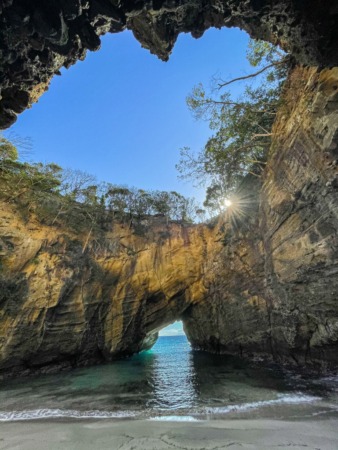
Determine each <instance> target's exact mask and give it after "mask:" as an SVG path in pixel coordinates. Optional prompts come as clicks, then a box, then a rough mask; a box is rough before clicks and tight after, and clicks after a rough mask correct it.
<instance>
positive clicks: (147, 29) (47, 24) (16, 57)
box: [0, 0, 338, 129]
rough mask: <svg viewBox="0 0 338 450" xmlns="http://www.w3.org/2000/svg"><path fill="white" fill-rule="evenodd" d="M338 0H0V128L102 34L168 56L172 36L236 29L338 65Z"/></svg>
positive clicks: (313, 60)
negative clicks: (130, 37)
mask: <svg viewBox="0 0 338 450" xmlns="http://www.w3.org/2000/svg"><path fill="white" fill-rule="evenodd" d="M337 25H338V4H337V1H336V0H325V1H323V0H242V1H240V0H223V1H221V0H152V1H151V0H135V1H132V0H2V2H1V3H0V58H1V59H0V96H1V97H0V128H2V129H4V128H7V127H9V126H10V125H12V124H13V123H14V122H15V120H16V114H18V113H21V112H22V111H24V110H25V109H26V108H27V107H29V106H30V105H31V104H32V103H33V102H34V101H36V100H37V99H38V98H39V96H40V95H41V94H42V93H43V92H44V91H45V90H46V89H47V87H48V84H49V81H50V79H51V78H52V77H53V75H55V74H58V73H59V70H60V68H61V67H63V66H65V67H69V66H71V65H72V64H74V63H75V62H76V61H77V60H79V59H80V60H81V59H84V58H85V55H86V51H87V50H98V49H99V47H100V36H101V35H103V34H105V33H108V32H109V33H118V32H121V31H123V30H125V29H130V30H132V31H133V33H134V35H135V37H136V38H137V39H138V40H139V42H140V43H141V45H142V46H143V47H145V48H147V49H149V50H150V52H151V53H154V54H156V55H157V56H158V57H159V58H161V59H163V60H167V59H168V57H169V54H170V52H171V50H172V48H173V46H174V44H175V41H176V39H177V36H178V35H179V33H182V32H190V33H191V34H192V35H193V36H194V37H196V38H197V37H200V36H202V35H203V33H204V31H205V30H207V29H208V28H210V27H217V28H221V27H223V26H227V27H240V28H242V29H244V30H246V31H247V32H248V33H249V34H250V35H251V36H252V37H255V38H261V39H265V40H268V41H270V42H273V43H276V44H279V45H280V46H281V47H282V48H284V49H285V50H287V51H289V52H290V53H292V54H293V55H294V57H295V59H296V60H297V61H298V62H299V63H302V64H307V65H319V66H325V67H329V66H338V52H337V48H338V26H337Z"/></svg>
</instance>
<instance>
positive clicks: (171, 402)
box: [0, 336, 338, 421]
mask: <svg viewBox="0 0 338 450" xmlns="http://www.w3.org/2000/svg"><path fill="white" fill-rule="evenodd" d="M337 410H338V379H336V378H327V379H318V380H304V379H303V378H301V377H299V376H294V375H292V374H285V373H282V372H280V371H278V370H276V369H272V368H268V367H262V366H259V365H253V364H249V363H245V362H244V361H242V360H240V359H238V358H234V357H230V356H224V355H223V356H217V355H211V354H207V353H204V352H196V351H192V350H191V348H190V345H189V343H188V341H187V339H186V337H185V336H170V337H160V338H159V339H158V341H157V343H156V345H155V346H154V347H153V348H152V349H151V350H149V351H145V352H141V353H140V354H138V355H135V356H133V357H130V358H128V359H123V360H120V361H115V362H113V363H111V364H106V365H101V366H95V367H90V368H83V369H76V370H73V371H71V372H64V373H60V374H57V375H41V376H38V377H35V378H23V379H19V380H13V381H8V380H6V381H3V382H2V383H1V385H0V421H13V420H33V419H56V418H76V419H93V418H95V419H107V418H113V419H123V418H135V419H150V420H206V419H210V420H211V419H219V418H237V417H241V418H248V417H250V418H252V417H269V418H283V419H292V418H299V417H300V416H301V417H303V418H304V417H313V416H317V417H319V418H320V417H324V416H327V415H328V414H329V415H337Z"/></svg>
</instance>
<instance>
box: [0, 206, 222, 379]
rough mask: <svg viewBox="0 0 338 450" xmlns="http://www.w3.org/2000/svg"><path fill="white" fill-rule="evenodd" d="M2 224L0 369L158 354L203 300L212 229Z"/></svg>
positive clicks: (7, 210) (5, 214)
mask: <svg viewBox="0 0 338 450" xmlns="http://www.w3.org/2000/svg"><path fill="white" fill-rule="evenodd" d="M2 206H4V208H3V209H2V210H1V218H0V236H1V253H0V258H1V271H0V373H2V374H5V375H6V374H7V375H8V374H10V373H11V374H24V373H30V372H32V371H33V372H34V371H37V370H39V369H40V368H41V370H42V371H46V370H52V369H53V370H55V369H60V368H62V367H75V366H77V365H83V364H89V363H95V362H101V361H107V360H110V359H112V358H116V357H121V356H124V355H130V354H132V353H134V352H137V351H140V350H142V349H144V348H149V347H150V346H151V345H152V344H154V342H155V341H156V338H157V331H158V330H159V329H160V328H162V327H163V326H165V325H167V324H169V323H171V322H173V321H174V320H176V319H178V318H180V317H181V315H182V313H183V311H184V310H185V309H186V308H187V307H188V306H189V305H191V304H193V303H195V302H198V301H201V299H202V298H203V297H204V292H205V286H204V278H203V276H202V273H203V271H204V269H203V267H204V264H205V261H206V255H207V254H209V253H210V252H211V250H210V249H209V247H210V246H214V245H218V244H217V243H216V244H215V243H214V242H213V236H212V230H211V229H209V228H207V227H203V226H193V227H184V226H181V225H179V224H175V223H171V224H169V225H166V223H165V222H164V221H163V219H162V220H160V219H157V220H156V219H152V220H151V222H150V223H147V224H144V226H147V227H148V231H147V233H146V234H145V235H142V236H140V235H138V234H136V233H135V231H134V230H133V229H132V228H130V227H129V226H127V225H126V226H122V225H118V224H115V225H114V229H113V231H112V232H107V233H106V235H105V236H104V240H103V241H102V239H101V240H100V243H99V244H98V242H97V241H96V240H95V239H93V240H92V241H91V243H90V245H89V247H88V248H87V249H86V251H85V252H83V247H84V242H85V241H86V236H85V235H83V236H82V235H80V236H75V235H74V234H72V233H70V232H69V231H67V230H60V228H56V227H48V226H42V225H41V224H40V223H39V222H38V221H36V220H33V219H31V220H30V221H29V222H27V223H24V222H23V221H22V220H21V219H20V216H19V214H18V212H17V211H15V210H14V209H13V208H12V207H8V206H6V205H2Z"/></svg>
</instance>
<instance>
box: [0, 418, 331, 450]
mask: <svg viewBox="0 0 338 450" xmlns="http://www.w3.org/2000/svg"><path fill="white" fill-rule="evenodd" d="M288 447H290V448H292V449H293V450H297V449H302V450H304V449H311V450H312V449H313V450H336V449H337V448H338V427H337V421H336V420H335V419H324V420H320V421H318V420H317V421H315V420H305V421H304V420H297V421H283V420H265V419H254V420H252V419H249V420H246V419H244V420H243V419H236V420H213V421H198V422H176V421H151V420H127V419H126V420H119V421H116V420H110V419H109V420H85V421H76V420H73V421H68V422H66V421H64V420H63V421H50V420H46V421H44V420H40V421H24V422H8V423H1V424H0V449H1V450H21V449H22V450H61V449H63V450H94V449H95V450H96V449H98V450H108V449H109V450H152V449H153V450H169V449H171V450H172V449H176V450H178V449H182V450H211V449H212V450H217V449H220V450H221V449H225V448H231V449H232V450H235V449H257V450H271V449H273V448H277V449H278V448H288Z"/></svg>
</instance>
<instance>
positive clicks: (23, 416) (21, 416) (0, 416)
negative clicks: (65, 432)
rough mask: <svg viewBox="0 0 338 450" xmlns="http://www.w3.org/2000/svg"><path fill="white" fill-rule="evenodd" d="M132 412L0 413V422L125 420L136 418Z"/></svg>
mask: <svg viewBox="0 0 338 450" xmlns="http://www.w3.org/2000/svg"><path fill="white" fill-rule="evenodd" d="M136 416H137V413H136V412H133V411H115V412H111V411H100V410H92V411H77V410H73V409H31V410H24V411H0V422H12V421H19V420H39V419H60V418H72V419H126V418H133V417H136Z"/></svg>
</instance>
